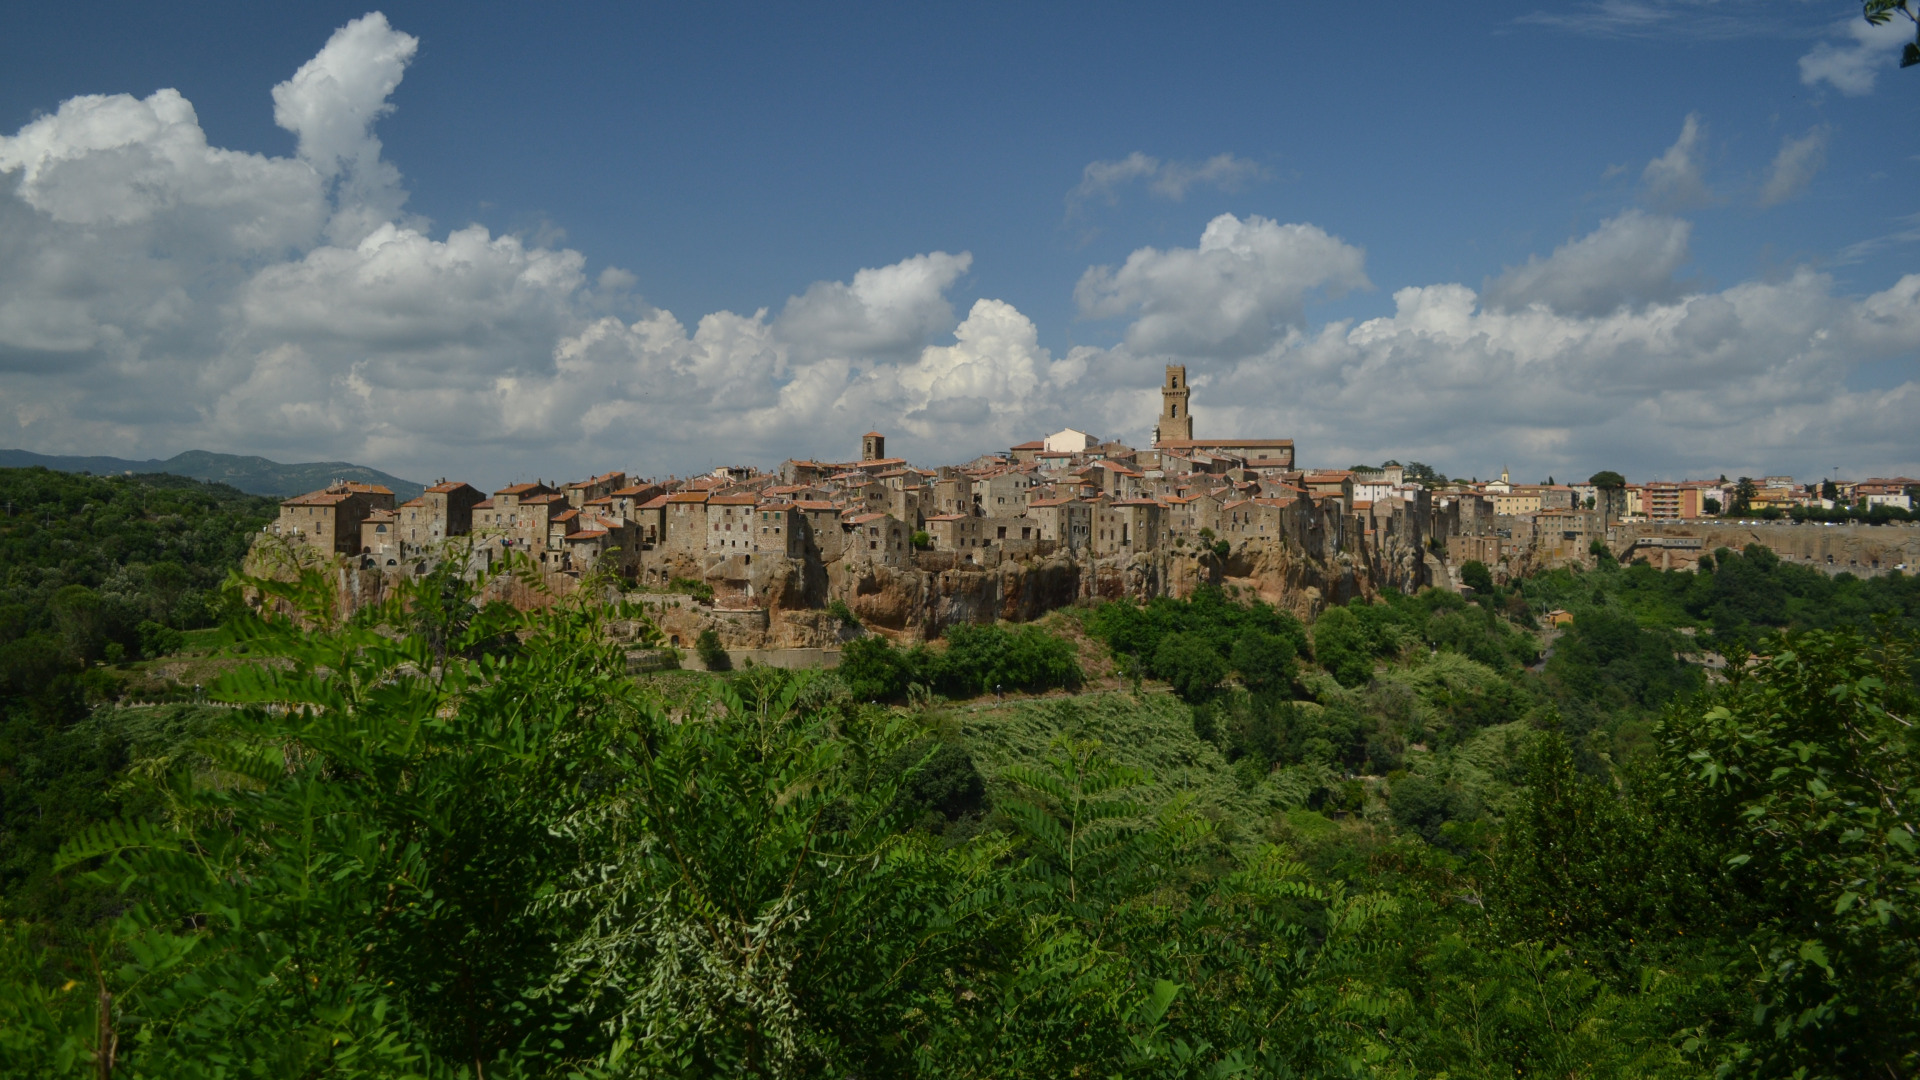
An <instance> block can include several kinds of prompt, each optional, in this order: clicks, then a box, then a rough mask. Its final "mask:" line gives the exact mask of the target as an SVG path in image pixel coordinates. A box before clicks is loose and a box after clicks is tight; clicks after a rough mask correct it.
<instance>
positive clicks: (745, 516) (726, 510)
mask: <svg viewBox="0 0 1920 1080" xmlns="http://www.w3.org/2000/svg"><path fill="white" fill-rule="evenodd" d="M759 501H760V500H758V499H756V498H754V497H753V496H752V495H715V496H712V497H711V498H709V499H708V500H707V552H708V553H709V554H715V555H720V554H725V555H738V554H741V553H743V552H746V553H751V552H752V551H753V527H754V519H753V510H754V507H755V505H756V504H758V503H759Z"/></svg>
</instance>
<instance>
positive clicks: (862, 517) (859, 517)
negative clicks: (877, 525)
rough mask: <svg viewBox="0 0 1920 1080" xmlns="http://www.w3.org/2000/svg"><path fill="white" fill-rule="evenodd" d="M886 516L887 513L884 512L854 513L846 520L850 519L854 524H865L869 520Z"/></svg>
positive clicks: (877, 519)
mask: <svg viewBox="0 0 1920 1080" xmlns="http://www.w3.org/2000/svg"><path fill="white" fill-rule="evenodd" d="M886 516H887V515H885V514H855V515H854V516H853V517H851V518H848V519H847V520H849V521H851V522H852V523H853V524H855V525H865V524H866V523H867V522H869V521H879V520H880V519H881V518H883V517H886Z"/></svg>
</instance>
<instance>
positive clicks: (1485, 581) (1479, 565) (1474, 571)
mask: <svg viewBox="0 0 1920 1080" xmlns="http://www.w3.org/2000/svg"><path fill="white" fill-rule="evenodd" d="M1460 584H1462V585H1465V586H1466V587H1468V588H1470V589H1472V590H1473V591H1474V592H1479V593H1490V592H1492V591H1493V571H1491V570H1489V569H1487V564H1486V563H1483V562H1481V561H1480V560H1479V559H1468V560H1467V561H1466V562H1463V563H1461V564H1460Z"/></svg>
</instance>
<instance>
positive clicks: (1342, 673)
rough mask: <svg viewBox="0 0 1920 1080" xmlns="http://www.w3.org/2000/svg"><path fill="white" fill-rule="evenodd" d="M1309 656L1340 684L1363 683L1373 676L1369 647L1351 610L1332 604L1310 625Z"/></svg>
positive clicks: (1358, 684) (1349, 685) (1361, 628)
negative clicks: (1311, 629) (1311, 639)
mask: <svg viewBox="0 0 1920 1080" xmlns="http://www.w3.org/2000/svg"><path fill="white" fill-rule="evenodd" d="M1313 656H1314V659H1315V660H1317V661H1319V663H1320V666H1321V668H1323V669H1324V670H1325V671H1326V672H1327V674H1329V675H1332V676H1333V677H1334V678H1335V679H1336V680H1338V681H1339V683H1340V685H1341V686H1347V687H1353V686H1364V685H1366V682H1367V680H1368V679H1371V678H1372V677H1373V649H1372V647H1371V642H1369V640H1368V638H1367V633H1366V629H1365V628H1364V627H1363V626H1361V625H1360V620H1359V619H1358V618H1355V617H1354V614H1353V612H1351V611H1349V610H1347V609H1346V608H1343V607H1333V608H1328V609H1327V610H1325V611H1323V612H1321V613H1320V618H1319V619H1318V620H1317V621H1315V622H1314V624H1313Z"/></svg>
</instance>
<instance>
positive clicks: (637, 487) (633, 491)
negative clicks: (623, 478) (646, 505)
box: [614, 484, 659, 497]
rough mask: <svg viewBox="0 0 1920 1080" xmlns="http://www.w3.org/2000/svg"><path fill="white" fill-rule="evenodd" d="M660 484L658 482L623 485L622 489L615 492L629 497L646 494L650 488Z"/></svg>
mask: <svg viewBox="0 0 1920 1080" xmlns="http://www.w3.org/2000/svg"><path fill="white" fill-rule="evenodd" d="M658 486H659V485H658V484H628V485H627V486H626V487H623V488H621V489H620V490H618V491H616V492H614V494H615V495H626V496H629V497H632V496H637V495H644V494H646V492H647V489H648V488H653V487H658Z"/></svg>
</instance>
